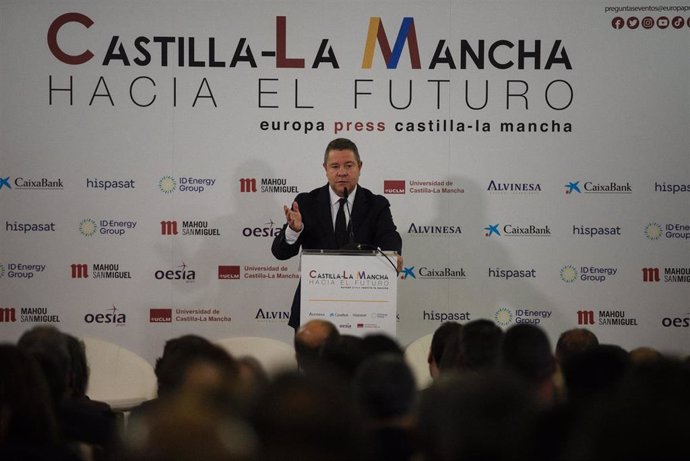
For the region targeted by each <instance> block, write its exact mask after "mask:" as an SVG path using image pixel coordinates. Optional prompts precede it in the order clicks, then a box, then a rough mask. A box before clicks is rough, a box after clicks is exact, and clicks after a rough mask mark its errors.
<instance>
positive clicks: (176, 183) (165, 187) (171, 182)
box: [158, 176, 216, 194]
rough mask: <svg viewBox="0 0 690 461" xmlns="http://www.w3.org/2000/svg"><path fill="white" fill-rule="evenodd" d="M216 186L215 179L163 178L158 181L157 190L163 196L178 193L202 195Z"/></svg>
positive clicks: (192, 177) (190, 177)
mask: <svg viewBox="0 0 690 461" xmlns="http://www.w3.org/2000/svg"><path fill="white" fill-rule="evenodd" d="M215 185H216V178H204V177H195V176H178V177H177V179H176V178H174V177H173V176H163V177H162V178H161V179H160V180H158V189H159V190H160V191H161V192H163V193H164V194H172V193H173V192H175V191H178V192H180V193H183V194H186V193H192V194H202V193H204V192H209V191H211V190H212V189H213V187H214V186H215Z"/></svg>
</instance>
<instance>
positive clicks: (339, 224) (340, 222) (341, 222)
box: [335, 198, 347, 248]
mask: <svg viewBox="0 0 690 461" xmlns="http://www.w3.org/2000/svg"><path fill="white" fill-rule="evenodd" d="M338 202H339V203H340V207H338V214H336V215H335V243H336V245H337V246H338V248H342V247H344V246H345V244H346V243H347V226H346V225H345V202H347V199H344V198H341V199H340V200H338Z"/></svg>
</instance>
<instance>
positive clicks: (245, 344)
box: [216, 336, 297, 377]
mask: <svg viewBox="0 0 690 461" xmlns="http://www.w3.org/2000/svg"><path fill="white" fill-rule="evenodd" d="M216 344H218V345H219V346H221V347H223V348H224V349H225V350H226V351H228V352H229V353H230V354H231V355H232V356H233V357H235V358H240V357H243V356H250V357H254V358H255V359H256V360H257V361H258V362H259V363H260V364H261V366H263V368H264V370H265V371H266V373H267V374H268V376H269V377H274V376H275V375H276V374H278V373H280V372H282V371H295V370H297V360H296V359H295V349H294V348H293V346H290V345H288V344H286V343H284V342H282V341H278V340H277V339H272V338H262V337H258V336H245V337H236V338H225V339H221V340H218V341H216Z"/></svg>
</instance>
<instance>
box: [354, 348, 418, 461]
mask: <svg viewBox="0 0 690 461" xmlns="http://www.w3.org/2000/svg"><path fill="white" fill-rule="evenodd" d="M365 339H366V338H365ZM352 387H353V395H354V399H355V401H356V402H357V404H358V405H359V408H360V409H361V410H362V412H363V414H364V416H365V419H366V421H367V424H366V426H365V429H364V432H365V433H366V435H367V436H368V438H369V443H370V456H371V459H374V460H391V461H395V460H398V461H406V460H409V459H411V458H412V456H413V455H414V453H415V448H414V444H413V442H412V429H413V428H414V412H415V410H416V402H417V385H416V383H415V379H414V375H413V374H412V370H410V367H409V366H408V365H407V363H406V362H405V360H404V358H403V356H402V355H401V354H398V353H392V354H391V353H382V354H376V355H373V356H371V357H370V358H368V359H366V360H365V361H364V362H363V363H362V364H361V365H360V366H359V367H358V369H357V373H356V374H355V377H354V380H353V386H352Z"/></svg>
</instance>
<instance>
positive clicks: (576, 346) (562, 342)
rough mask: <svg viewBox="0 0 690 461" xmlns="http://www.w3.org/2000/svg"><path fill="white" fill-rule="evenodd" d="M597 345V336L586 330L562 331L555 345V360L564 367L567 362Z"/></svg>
mask: <svg viewBox="0 0 690 461" xmlns="http://www.w3.org/2000/svg"><path fill="white" fill-rule="evenodd" d="M598 345H599V339H598V338H597V336H596V335H595V334H594V333H592V332H591V331H589V330H588V329H586V328H573V329H571V330H567V331H564V332H563V333H561V335H560V336H559V337H558V342H557V343H556V358H557V359H558V361H559V362H560V364H561V366H562V367H563V366H566V364H567V362H568V360H570V359H571V358H572V357H573V356H575V355H578V354H581V353H582V352H585V351H588V350H590V349H593V348H594V347H596V346H598Z"/></svg>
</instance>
